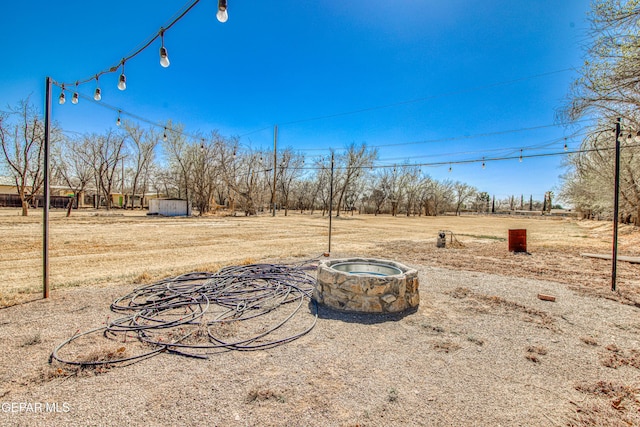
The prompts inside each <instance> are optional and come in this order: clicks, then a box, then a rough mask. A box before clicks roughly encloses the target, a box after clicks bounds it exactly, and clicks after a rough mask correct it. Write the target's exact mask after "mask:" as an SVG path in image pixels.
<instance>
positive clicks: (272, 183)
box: [0, 99, 541, 216]
mask: <svg viewBox="0 0 640 427" xmlns="http://www.w3.org/2000/svg"><path fill="white" fill-rule="evenodd" d="M43 131H44V127H43V124H42V120H41V118H40V116H39V114H38V113H37V111H36V109H35V108H34V107H33V106H32V105H30V103H29V99H26V100H23V101H21V102H19V103H18V105H17V106H15V107H13V108H10V109H8V110H7V111H5V112H2V113H0V142H1V143H2V149H3V154H4V162H3V163H4V170H5V173H7V174H8V175H10V176H12V177H14V178H15V183H16V188H17V189H18V193H19V195H20V197H21V200H22V202H23V203H22V204H23V214H24V215H26V214H27V212H28V208H29V206H30V205H33V203H32V202H33V198H34V196H35V195H36V194H38V193H41V192H42V186H43V178H44V173H43V166H42V145H43V139H44V138H43ZM51 140H52V143H51V184H52V185H54V186H55V185H58V186H61V187H64V188H67V189H69V190H70V192H72V193H73V194H74V195H75V197H76V198H78V197H80V196H81V195H82V194H84V193H92V194H94V195H95V196H94V197H95V200H94V202H95V206H96V207H98V208H100V207H104V208H105V209H111V208H112V207H113V198H112V197H111V195H112V194H114V193H117V194H122V195H123V196H126V197H125V198H124V200H123V204H124V206H123V207H126V208H130V209H135V208H142V207H143V203H144V198H145V196H146V197H149V195H150V193H152V194H154V195H158V196H162V197H169V198H179V199H186V200H188V201H189V202H190V203H191V204H192V205H193V207H194V208H195V209H196V210H197V211H198V212H199V213H200V214H201V215H203V214H206V213H209V212H211V211H215V210H217V209H220V208H224V209H228V210H229V211H230V212H234V213H235V212H241V213H243V214H245V215H255V214H257V213H259V212H264V211H270V210H272V209H273V208H274V205H275V206H276V208H277V209H278V210H280V211H282V212H284V215H287V214H288V212H289V211H290V210H298V211H300V212H311V213H314V212H321V213H322V214H323V215H325V214H327V213H328V212H329V209H330V208H332V209H333V211H334V212H335V214H336V215H338V216H339V215H341V214H342V215H344V214H345V213H348V212H352V213H353V212H354V211H357V212H359V213H367V214H374V215H379V214H391V215H394V216H397V215H406V216H410V215H427V216H436V215H442V214H443V213H445V212H455V213H456V214H460V213H461V212H462V211H469V210H470V211H473V212H491V211H495V210H496V207H497V209H498V210H502V209H510V210H514V209H517V208H518V207H519V208H521V209H527V208H529V209H536V210H538V209H540V205H541V203H540V202H538V201H536V202H535V203H533V200H532V199H531V200H529V201H528V203H526V204H525V202H524V196H520V197H519V198H517V197H516V196H510V197H509V198H507V199H504V200H498V201H497V204H496V201H495V199H494V200H491V197H490V196H489V194H488V193H486V192H480V191H479V190H478V189H477V188H475V187H473V186H471V185H469V184H467V183H463V182H460V181H452V180H442V181H440V180H436V179H433V178H431V177H430V176H429V175H428V174H426V173H424V172H423V171H422V170H421V168H420V167H418V166H413V165H400V166H397V167H396V166H389V167H380V166H376V165H374V162H375V161H376V159H377V156H378V153H377V151H376V150H375V149H374V148H370V147H367V145H366V144H360V145H358V144H351V145H349V146H347V147H345V148H344V149H342V150H335V151H332V152H331V153H330V154H329V155H325V156H317V157H307V156H305V155H303V154H302V153H299V152H296V151H295V150H294V149H292V148H284V149H282V150H278V151H277V153H275V156H274V152H273V150H259V149H252V148H247V147H244V146H242V145H240V144H239V142H238V139H237V138H233V137H224V136H222V135H220V134H219V133H218V132H217V131H213V132H210V133H209V134H202V135H189V136H187V134H186V133H185V131H184V126H183V125H181V124H177V123H173V122H171V121H168V122H167V123H166V125H165V126H164V128H159V127H149V128H144V127H141V126H140V125H139V124H136V123H131V122H129V121H126V120H125V121H122V123H121V126H120V127H118V128H116V129H115V130H113V129H110V130H107V131H105V132H102V133H87V134H82V135H73V134H72V135H69V134H65V133H63V132H62V131H61V130H60V129H59V128H58V127H57V126H56V125H55V124H54V125H53V126H52V138H51ZM274 162H275V163H274ZM331 195H333V200H332V201H331ZM518 199H519V200H520V203H519V205H518V202H517V200H518ZM69 208H71V204H70V205H69Z"/></svg>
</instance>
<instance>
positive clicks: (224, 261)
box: [0, 209, 640, 426]
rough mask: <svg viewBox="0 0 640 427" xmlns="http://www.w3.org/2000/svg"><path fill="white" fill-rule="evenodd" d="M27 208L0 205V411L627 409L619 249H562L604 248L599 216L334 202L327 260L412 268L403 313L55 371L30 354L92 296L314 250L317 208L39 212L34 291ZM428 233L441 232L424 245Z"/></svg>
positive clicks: (178, 418) (394, 413)
mask: <svg viewBox="0 0 640 427" xmlns="http://www.w3.org/2000/svg"><path fill="white" fill-rule="evenodd" d="M40 214H41V213H40V212H38V211H32V212H31V216H29V217H27V218H23V217H20V216H19V215H18V211H17V210H11V209H7V210H0V248H1V250H0V279H1V282H0V306H2V307H5V308H2V309H0V336H1V337H2V346H3V351H2V352H0V405H1V406H0V408H1V410H0V425H7V426H9V425H11V426H13V425H24V426H32V425H105V426H107V425H109V426H110V425H113V426H122V425H145V426H155V425H158V426H161V425H194V426H196V425H217V426H245V425H251V426H262V425H282V426H285V425H286V426H289V425H308V426H405V425H410V426H413V425H416V426H417V425H424V426H459V425H490V426H493V425H504V426H512V425H522V426H546V425H548V426H559V425H561V426H629V425H640V341H639V336H640V275H639V274H638V273H639V272H640V264H630V263H626V262H620V263H619V264H618V287H619V291H618V292H611V291H610V290H609V287H610V274H611V263H610V261H606V260H598V259H592V258H583V257H581V256H580V253H583V252H590V253H603V254H606V253H609V252H610V251H611V224H609V223H604V222H592V221H575V220H570V219H561V218H544V217H543V218H540V217H538V218H528V217H511V216H500V217H487V216H461V217H452V216H443V217H428V218H425V217H410V218H407V217H396V218H392V217H388V216H378V217H374V216H358V215H355V216H346V217H341V218H334V221H333V224H334V231H333V235H332V253H331V256H332V257H334V258H338V257H346V256H367V257H378V258H386V259H392V260H395V261H399V262H402V263H404V264H407V265H409V266H411V267H414V268H416V269H418V271H419V278H420V298H421V302H420V307H419V309H418V310H417V311H413V312H409V313H405V314H404V315H384V316H382V315H377V316H376V315H365V314H353V313H341V312H336V311H332V310H329V309H327V308H324V307H320V310H319V318H318V322H317V324H316V326H315V328H314V329H313V330H311V332H310V333H308V334H307V335H305V336H303V337H301V338H299V339H297V340H295V341H292V342H290V343H287V344H285V345H282V346H278V347H275V348H271V349H267V350H258V351H246V352H238V351H227V352H219V353H217V354H212V355H211V356H210V357H209V358H208V359H207V360H202V359H194V358H186V357H182V356H178V355H174V354H167V353H161V354H159V355H157V356H155V357H152V358H150V359H146V360H143V361H140V362H138V363H134V364H131V365H128V366H116V367H110V368H109V367H107V368H102V369H70V368H68V367H66V366H62V365H60V364H58V363H55V362H54V363H53V364H51V365H50V364H49V363H48V359H49V355H50V353H51V351H52V350H53V348H54V347H55V346H56V345H58V344H59V343H61V342H62V341H64V340H66V339H68V338H69V337H71V336H73V335H74V333H76V332H77V331H78V330H80V331H86V330H89V329H91V328H94V327H99V326H100V325H103V324H104V323H105V322H106V321H107V319H108V318H109V317H110V316H111V318H114V317H119V316H120V315H119V314H114V313H112V312H111V311H110V310H109V305H110V303H111V302H112V301H113V300H114V299H116V298H118V297H120V296H123V295H125V294H127V293H128V292H130V291H131V290H132V289H134V288H135V287H136V286H139V285H142V284H146V283H151V282H153V281H155V280H159V279H161V278H165V277H169V276H175V275H177V274H182V273H186V272H191V271H216V270H218V269H219V268H221V267H223V266H226V265H239V264H248V263H254V262H272V263H285V262H293V261H300V260H303V259H309V258H316V257H319V256H320V255H321V254H322V253H323V252H325V251H326V250H327V237H328V230H327V226H328V220H327V218H326V217H324V218H323V217H322V216H319V215H308V214H306V215H301V214H298V213H291V214H290V216H288V217H284V216H281V215H279V216H277V217H275V218H273V217H271V216H268V215H264V216H258V217H249V218H246V217H222V216H207V217H202V218H199V217H193V218H159V217H148V216H146V215H144V213H141V212H124V213H123V212H120V211H112V212H111V213H106V212H105V211H99V212H96V211H82V212H74V213H73V215H72V216H71V217H70V218H65V217H64V213H63V212H57V211H56V212H53V213H52V218H51V283H52V291H51V298H50V299H48V300H41V299H39V294H40V292H41V291H40V281H41V262H42V261H41V244H40V241H41V232H42V231H41V227H42V226H41V217H40ZM509 229H526V230H527V247H528V251H529V254H513V253H510V252H508V250H507V235H508V230H509ZM439 230H451V231H452V232H453V233H454V235H455V237H456V239H457V242H458V243H457V244H454V245H450V246H449V247H448V248H446V249H438V248H436V244H435V243H436V236H437V233H438V231H439ZM448 243H449V241H448ZM619 248H620V249H619V253H620V254H621V255H629V256H638V255H640V231H638V230H637V229H634V228H632V227H627V226H625V227H622V228H621V230H620V245H619ZM541 293H542V294H548V295H553V296H555V297H556V301H555V302H549V301H542V300H540V299H538V298H537V295H538V294H541ZM303 315H304V316H307V317H311V316H312V314H311V309H310V308H308V309H307V312H305V313H303ZM127 345H129V344H127ZM46 405H48V406H46Z"/></svg>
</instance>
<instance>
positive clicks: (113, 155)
mask: <svg viewBox="0 0 640 427" xmlns="http://www.w3.org/2000/svg"><path fill="white" fill-rule="evenodd" d="M125 140H126V135H125V134H124V133H121V132H114V131H111V130H109V131H107V132H106V133H105V134H104V135H93V136H91V137H90V142H91V143H92V144H93V146H92V147H91V149H92V151H93V153H92V157H93V160H94V174H95V180H96V184H97V185H96V187H97V189H98V192H99V193H101V194H102V197H103V198H104V201H105V206H106V208H107V210H109V209H111V206H112V204H113V199H112V197H111V193H112V191H113V188H114V184H115V182H116V179H117V175H116V173H117V170H118V166H119V165H120V162H121V161H122V149H123V147H124V143H125ZM123 197H124V195H123ZM123 202H124V200H123ZM98 206H100V205H99V204H98Z"/></svg>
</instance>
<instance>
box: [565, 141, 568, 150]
mask: <svg viewBox="0 0 640 427" xmlns="http://www.w3.org/2000/svg"><path fill="white" fill-rule="evenodd" d="M568 149H569V147H568V146H567V143H566V142H565V143H564V151H567V150H568Z"/></svg>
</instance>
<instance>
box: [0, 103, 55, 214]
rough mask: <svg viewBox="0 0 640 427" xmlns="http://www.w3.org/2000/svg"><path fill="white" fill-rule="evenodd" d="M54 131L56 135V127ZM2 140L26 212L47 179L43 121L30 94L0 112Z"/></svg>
mask: <svg viewBox="0 0 640 427" xmlns="http://www.w3.org/2000/svg"><path fill="white" fill-rule="evenodd" d="M51 134H52V136H54V135H55V134H56V130H55V129H52V132H51ZM53 139H54V138H52V142H53ZM0 143H1V144H2V153H3V155H4V160H5V162H6V164H7V166H8V170H9V172H10V173H11V175H12V176H13V178H14V181H15V184H16V189H17V190H18V195H19V196H20V201H21V202H22V215H23V216H27V215H28V214H29V205H30V204H33V203H34V202H35V200H36V199H35V198H36V195H37V193H38V192H39V191H40V190H41V189H42V185H43V183H44V170H43V161H42V158H43V146H44V124H43V122H42V121H41V120H40V115H39V114H38V112H37V110H36V109H35V107H34V106H33V105H32V104H31V103H30V100H29V98H27V99H25V100H22V101H20V102H19V103H18V105H17V106H16V107H9V109H8V111H2V112H0Z"/></svg>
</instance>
